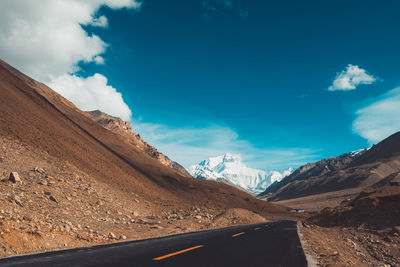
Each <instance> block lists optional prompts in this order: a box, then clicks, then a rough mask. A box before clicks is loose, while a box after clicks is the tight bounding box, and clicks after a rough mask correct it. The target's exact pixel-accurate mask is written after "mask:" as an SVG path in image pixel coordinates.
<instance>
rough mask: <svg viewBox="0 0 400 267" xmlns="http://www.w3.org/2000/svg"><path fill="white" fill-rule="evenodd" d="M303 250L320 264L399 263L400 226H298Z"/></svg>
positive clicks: (372, 264) (392, 264) (360, 264)
mask: <svg viewBox="0 0 400 267" xmlns="http://www.w3.org/2000/svg"><path fill="white" fill-rule="evenodd" d="M300 231H301V233H302V234H303V239H304V241H305V248H304V249H305V251H306V252H307V253H308V254H309V255H311V256H312V257H313V258H314V259H315V260H316V261H318V262H319V265H320V266H338V267H339V266H360V267H361V266H384V267H389V266H400V227H397V228H388V229H385V230H381V231H371V230H365V229H351V228H342V227H329V228H327V227H319V226H316V225H309V224H303V226H302V227H300Z"/></svg>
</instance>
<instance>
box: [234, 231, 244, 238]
mask: <svg viewBox="0 0 400 267" xmlns="http://www.w3.org/2000/svg"><path fill="white" fill-rule="evenodd" d="M244 234H245V232H240V233H237V234H234V235H232V237H237V236H239V235H244Z"/></svg>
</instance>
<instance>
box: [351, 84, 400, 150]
mask: <svg viewBox="0 0 400 267" xmlns="http://www.w3.org/2000/svg"><path fill="white" fill-rule="evenodd" d="M356 114H357V118H356V119H355V120H354V122H353V130H354V132H356V133H358V134H359V135H360V136H362V137H364V138H365V139H367V140H368V142H369V143H370V144H371V145H372V144H376V143H378V142H379V141H381V140H383V139H384V138H386V137H388V136H389V135H391V134H393V133H395V132H397V131H400V116H399V114H400V88H395V89H393V90H391V91H389V92H387V93H386V94H384V95H382V96H381V97H379V98H378V99H376V100H375V101H374V102H373V103H372V104H370V105H368V106H366V107H364V108H362V109H359V110H358V111H357V112H356Z"/></svg>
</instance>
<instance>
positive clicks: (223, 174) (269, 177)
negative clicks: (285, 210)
mask: <svg viewBox="0 0 400 267" xmlns="http://www.w3.org/2000/svg"><path fill="white" fill-rule="evenodd" d="M189 172H190V174H191V175H192V176H193V177H195V178H199V179H205V180H214V181H219V182H224V183H227V184H231V185H234V186H236V187H239V188H241V189H243V190H245V191H248V192H250V193H253V194H257V193H259V192H262V191H264V190H265V189H266V188H267V187H268V186H269V185H271V184H272V183H274V182H276V181H280V180H281V179H282V178H284V177H285V176H286V175H289V174H290V173H291V172H292V169H291V168H290V169H288V170H285V171H283V172H278V171H269V172H267V171H263V170H257V169H252V168H249V167H247V166H246V165H245V164H244V163H243V162H242V159H241V156H240V155H239V154H231V153H229V152H227V153H225V154H224V155H222V156H217V157H212V158H209V159H207V160H203V161H201V162H200V163H199V164H197V165H193V166H191V167H190V168H189Z"/></svg>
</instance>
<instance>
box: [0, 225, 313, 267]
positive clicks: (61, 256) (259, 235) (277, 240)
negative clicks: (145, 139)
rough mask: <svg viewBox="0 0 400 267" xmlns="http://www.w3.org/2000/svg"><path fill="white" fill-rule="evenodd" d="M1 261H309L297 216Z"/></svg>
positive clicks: (191, 265)
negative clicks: (301, 240) (292, 218)
mask: <svg viewBox="0 0 400 267" xmlns="http://www.w3.org/2000/svg"><path fill="white" fill-rule="evenodd" d="M0 266H96V267H99V266H187V267H195V266H207V267H211V266H241V267H243V266H245V267H252V266H285V267H289V266H307V263H306V259H305V256H304V253H303V250H302V248H301V245H300V240H299V237H298V235H297V228H296V222H293V221H279V222H273V223H263V224H257V225H246V226H235V227H229V228H224V229H218V230H212V231H203V232H196V233H188V234H181V235H174V236H168V237H163V238H155V239H147V240H141V241H131V242H124V243H118V244H112V245H102V246H95V247H90V248H79V249H70V250H63V251H56V252H48V253H42V254H34V255H27V256H18V257H12V258H5V259H1V260H0Z"/></svg>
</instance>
